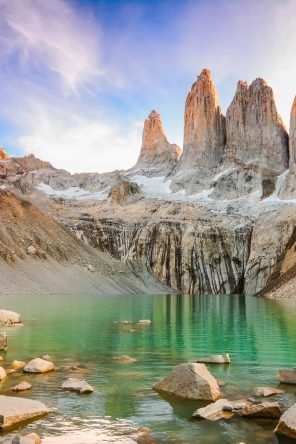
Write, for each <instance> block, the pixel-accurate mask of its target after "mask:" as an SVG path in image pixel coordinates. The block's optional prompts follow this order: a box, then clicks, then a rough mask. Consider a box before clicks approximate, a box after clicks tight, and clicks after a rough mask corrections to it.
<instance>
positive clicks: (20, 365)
mask: <svg viewBox="0 0 296 444" xmlns="http://www.w3.org/2000/svg"><path fill="white" fill-rule="evenodd" d="M25 366H26V362H24V361H17V360H14V361H13V362H12V363H11V364H10V367H12V368H13V369H14V370H22V369H23V368H24V367H25Z"/></svg>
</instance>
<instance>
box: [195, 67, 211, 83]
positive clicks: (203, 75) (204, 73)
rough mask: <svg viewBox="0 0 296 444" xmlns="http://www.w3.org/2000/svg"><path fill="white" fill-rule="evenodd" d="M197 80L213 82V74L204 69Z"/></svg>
mask: <svg viewBox="0 0 296 444" xmlns="http://www.w3.org/2000/svg"><path fill="white" fill-rule="evenodd" d="M197 80H209V81H212V73H211V71H210V70H209V69H208V68H204V69H203V70H202V71H201V73H200V75H199V76H197Z"/></svg>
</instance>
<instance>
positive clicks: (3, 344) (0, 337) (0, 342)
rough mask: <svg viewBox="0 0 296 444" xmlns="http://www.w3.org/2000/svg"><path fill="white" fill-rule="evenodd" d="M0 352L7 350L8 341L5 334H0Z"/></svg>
mask: <svg viewBox="0 0 296 444" xmlns="http://www.w3.org/2000/svg"><path fill="white" fill-rule="evenodd" d="M0 350H1V351H7V350H8V339H7V334H6V333H0Z"/></svg>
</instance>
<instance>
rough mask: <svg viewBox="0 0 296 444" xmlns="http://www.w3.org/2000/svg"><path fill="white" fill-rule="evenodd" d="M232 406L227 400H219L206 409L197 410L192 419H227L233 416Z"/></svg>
mask: <svg viewBox="0 0 296 444" xmlns="http://www.w3.org/2000/svg"><path fill="white" fill-rule="evenodd" d="M232 410H233V405H232V404H231V403H230V402H229V401H228V400H227V399H219V400H218V401H216V402H213V403H212V404H209V405H207V406H206V407H203V408H200V409H197V410H196V411H195V412H194V413H193V415H192V417H193V418H200V419H209V420H211V421H217V420H219V419H229V418H231V417H232V416H233V413H232Z"/></svg>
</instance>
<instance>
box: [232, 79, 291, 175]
mask: <svg viewBox="0 0 296 444" xmlns="http://www.w3.org/2000/svg"><path fill="white" fill-rule="evenodd" d="M226 139H227V144H226V152H225V158H226V160H228V161H231V162H234V163H235V164H239V163H243V164H247V163H254V164H257V165H260V166H261V167H263V168H267V169H269V170H271V171H276V172H277V173H278V174H280V173H282V172H283V171H285V169H286V168H287V167H288V159H289V155H288V134H287V131H286V128H285V125H284V123H283V121H282V119H281V117H280V116H279V114H278V112H277V109H276V105H275V100H274V95H273V91H272V89H271V88H270V86H268V85H267V83H266V82H265V81H264V80H263V79H260V78H257V79H255V80H254V81H253V82H252V83H251V85H248V83H247V82H244V81H241V80H240V81H239V82H238V84H237V89H236V93H235V96H234V98H233V100H232V102H231V104H230V106H229V108H228V110H227V112H226Z"/></svg>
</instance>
